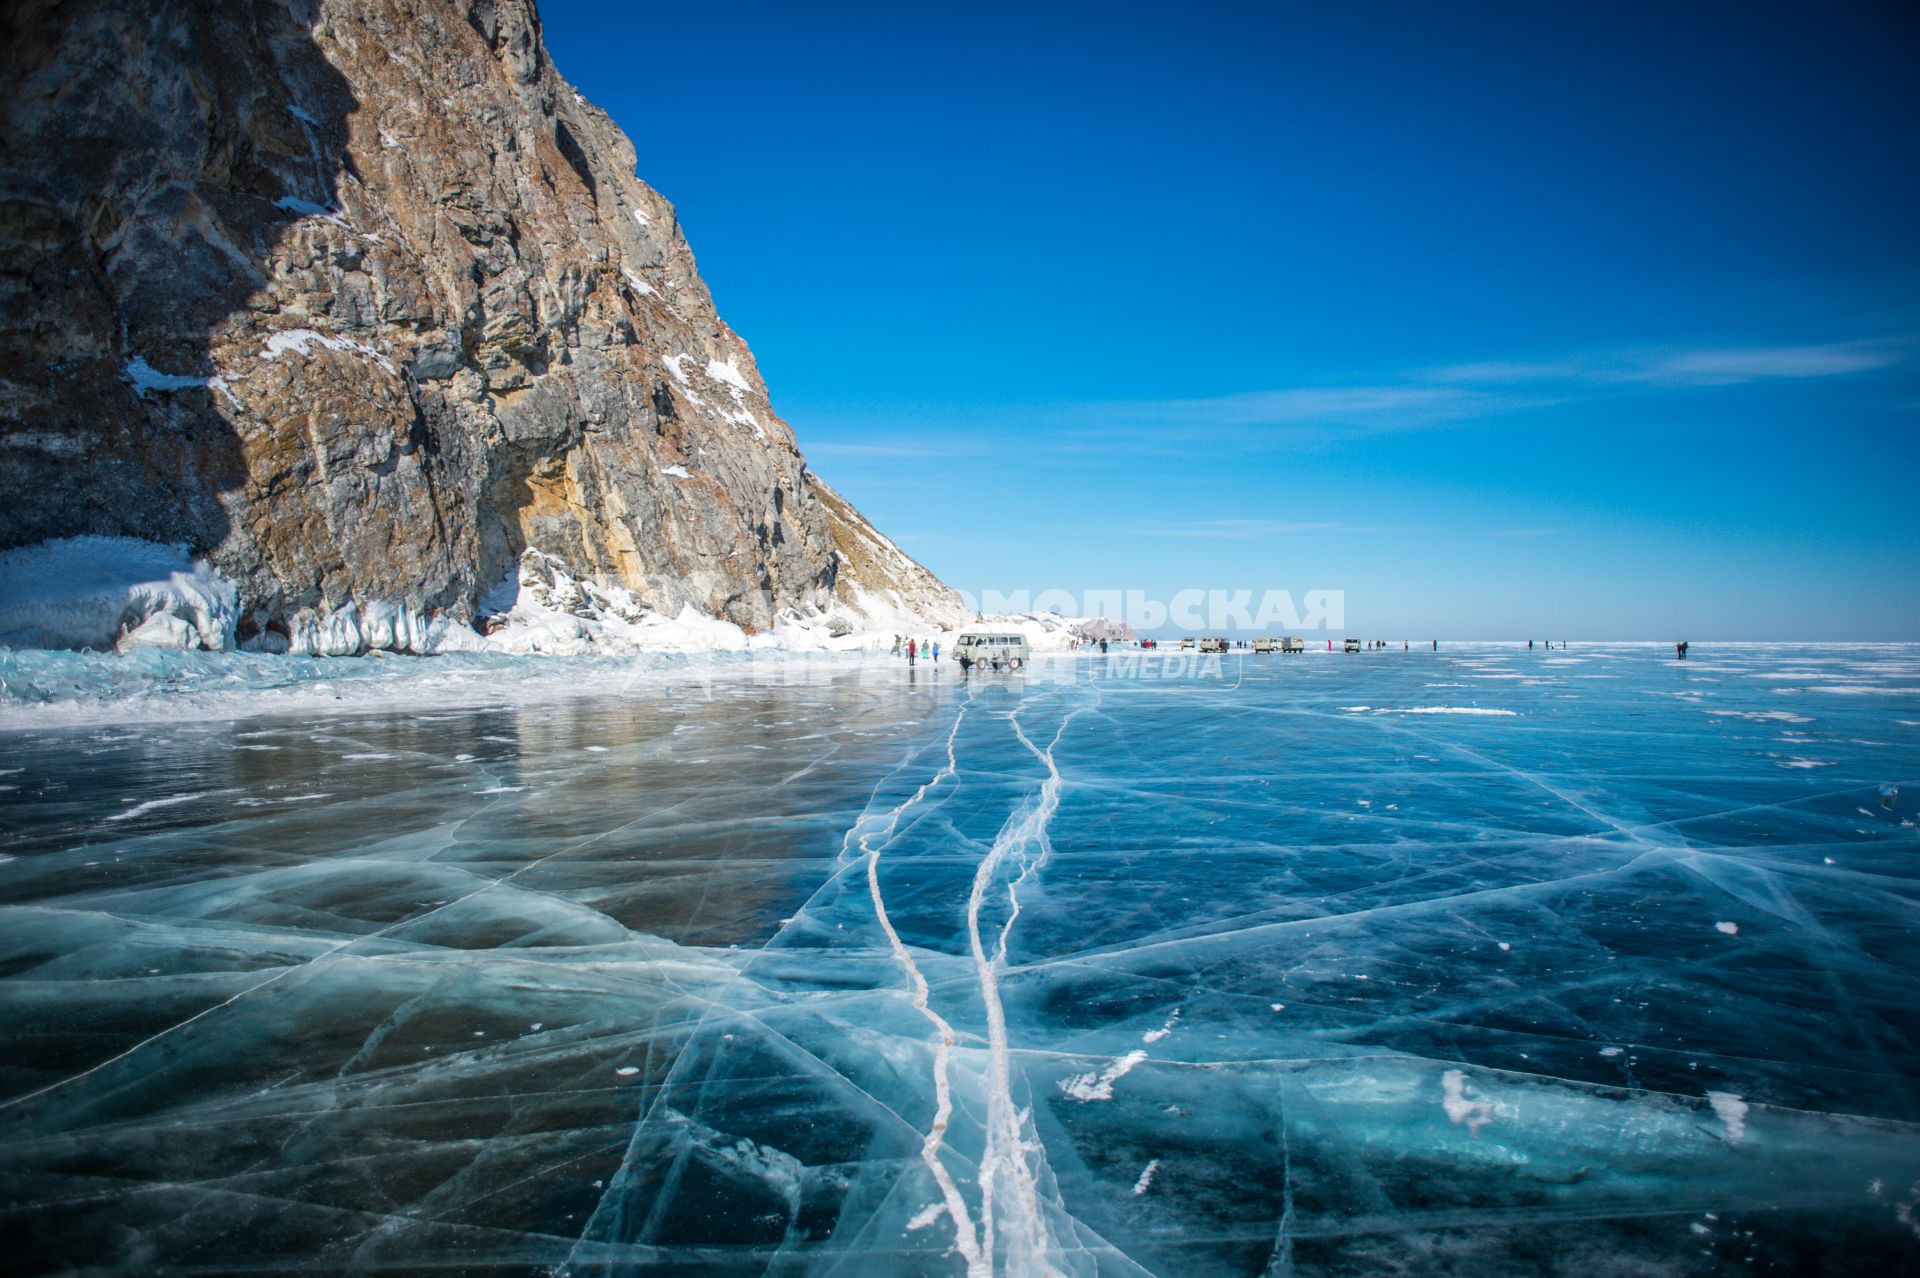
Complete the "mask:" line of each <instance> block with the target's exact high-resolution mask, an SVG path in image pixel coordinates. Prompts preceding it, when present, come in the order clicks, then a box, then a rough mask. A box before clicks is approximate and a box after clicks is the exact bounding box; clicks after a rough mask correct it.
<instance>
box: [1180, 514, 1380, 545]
mask: <svg viewBox="0 0 1920 1278" xmlns="http://www.w3.org/2000/svg"><path fill="white" fill-rule="evenodd" d="M1336 531H1339V532H1352V531H1356V530H1354V529H1349V528H1345V527H1343V526H1342V525H1340V524H1334V523H1312V522H1295V521H1288V520H1283V519H1197V520H1194V521H1192V522H1190V523H1184V524H1174V525H1171V526H1169V527H1165V528H1151V529H1148V530H1147V532H1148V534H1149V535H1151V536H1156V537H1208V538H1220V539H1222V540H1231V541H1251V540H1254V539H1256V538H1260V537H1285V536H1289V535H1292V534H1295V533H1318V532H1336Z"/></svg>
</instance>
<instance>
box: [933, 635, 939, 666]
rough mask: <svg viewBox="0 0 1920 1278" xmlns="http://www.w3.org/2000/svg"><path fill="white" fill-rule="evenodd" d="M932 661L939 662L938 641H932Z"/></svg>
mask: <svg viewBox="0 0 1920 1278" xmlns="http://www.w3.org/2000/svg"><path fill="white" fill-rule="evenodd" d="M933 659H934V660H935V661H938V660H940V641H939V640H938V639H935V640H934V641H933Z"/></svg>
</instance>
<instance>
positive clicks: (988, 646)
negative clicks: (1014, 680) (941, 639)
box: [953, 632, 1033, 670]
mask: <svg viewBox="0 0 1920 1278" xmlns="http://www.w3.org/2000/svg"><path fill="white" fill-rule="evenodd" d="M1032 656H1033V649H1032V648H1031V647H1029V646H1028V644H1027V637H1026V636H1025V635H1022V634H1015V633H1009V632H1000V633H992V634H989V633H985V632H982V633H978V634H964V635H961V636H960V637H959V638H957V639H955V640H954V641H953V659H954V660H955V661H957V662H959V663H960V668H961V669H962V670H971V669H972V668H973V667H974V666H992V667H993V668H994V669H995V670H1003V669H1004V670H1018V669H1020V667H1022V666H1024V665H1026V664H1027V662H1028V660H1029V659H1031V658H1032Z"/></svg>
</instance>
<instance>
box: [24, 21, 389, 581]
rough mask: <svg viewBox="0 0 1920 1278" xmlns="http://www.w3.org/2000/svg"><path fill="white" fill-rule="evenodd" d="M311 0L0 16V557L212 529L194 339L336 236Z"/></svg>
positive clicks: (326, 85) (220, 455)
mask: <svg viewBox="0 0 1920 1278" xmlns="http://www.w3.org/2000/svg"><path fill="white" fill-rule="evenodd" d="M317 9H318V5H317V3H314V2H311V0H292V2H291V3H287V2H283V0H227V2H224V3H203V2H200V0H15V3H12V4H10V5H7V6H4V7H0V75H4V77H5V83H6V86H7V87H6V90H5V92H4V97H0V485H4V489H5V491H6V492H7V494H8V498H9V499H8V501H7V502H5V503H4V504H0V548H4V547H8V546H15V545H21V544H26V543H31V542H36V541H40V540H43V539H46V538H52V537H67V536H75V535H79V534H86V533H98V534H108V535H120V536H130V537H139V538H143V539H146V540H150V541H161V542H184V543H186V544H187V545H188V546H189V547H190V548H191V549H192V550H193V551H195V552H197V553H204V552H207V551H211V550H213V549H214V548H215V547H217V546H219V545H221V544H222V543H223V542H224V541H225V540H226V539H227V537H228V535H229V533H230V532H232V531H233V528H232V519H231V515H230V512H229V506H228V504H227V502H226V501H225V500H223V498H224V497H225V496H226V495H227V494H230V493H235V492H236V491H237V490H240V489H242V488H243V487H244V486H245V485H246V484H247V482H248V466H247V460H246V457H245V453H244V449H243V444H242V438H241V433H240V430H239V428H238V426H237V425H236V418H237V416H238V414H237V412H236V408H237V405H236V403H235V402H234V401H233V400H232V399H231V398H230V396H229V395H228V394H227V393H226V390H225V388H224V387H223V384H222V382H221V379H220V377H219V375H218V373H219V370H218V369H217V368H216V366H215V362H214V359H213V357H212V355H213V348H214V343H215V342H216V341H218V340H220V339H221V338H222V337H223V335H228V334H231V333H232V332H233V330H234V329H235V328H236V324H235V319H236V317H238V316H240V315H242V314H243V313H244V312H247V311H249V310H252V309H270V308H271V303H270V302H264V301H263V300H262V299H264V298H267V297H268V296H269V292H270V283H271V281H270V279H269V274H268V273H269V271H270V269H271V266H270V264H271V263H272V262H273V260H274V258H275V255H276V251H277V250H279V249H280V248H281V246H282V244H283V242H284V240H285V237H286V236H287V235H288V234H289V233H290V231H291V230H292V228H294V227H296V226H297V225H299V224H300V223H301V222H302V221H303V220H304V219H308V218H314V217H329V216H332V217H337V216H338V213H337V210H338V209H339V207H340V205H339V189H338V188H339V180H340V178H341V176H342V175H343V174H344V173H347V172H349V171H350V169H349V168H348V165H349V164H350V161H348V160H347V159H346V158H345V156H346V148H345V138H346V126H345V121H346V119H347V117H348V116H349V115H350V114H351V113H352V112H353V111H354V110H355V109H356V108H357V106H358V103H357V101H356V100H355V98H354V95H353V94H352V92H351V91H350V89H349V87H348V84H347V81H346V79H345V78H344V77H343V76H342V75H341V74H340V73H339V71H337V70H336V69H335V68H334V67H333V66H332V65H331V64H330V63H329V62H328V61H327V59H326V57H325V56H324V55H323V54H322V52H321V50H320V48H319V47H318V45H317V44H316V43H315V40H314V36H313V25H314V20H315V17H316V10H317Z"/></svg>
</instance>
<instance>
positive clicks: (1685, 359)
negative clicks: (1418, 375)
mask: <svg viewBox="0 0 1920 1278" xmlns="http://www.w3.org/2000/svg"><path fill="white" fill-rule="evenodd" d="M1911 354H1912V344H1911V343H1910V342H1906V341H1897V340H1890V341H1867V342H1816V343H1809V344H1802V345H1789V346H1715V347H1699V348H1694V349H1687V350H1674V349H1670V348H1668V349H1645V350H1637V351H1610V352H1589V353H1586V354H1582V355H1576V356H1571V357H1568V358H1566V359H1557V360H1540V361H1525V360H1483V361H1480V362H1477V363H1470V364H1452V365H1448V366H1446V367H1444V368H1436V369H1430V370H1428V372H1427V374H1426V376H1427V377H1428V378H1430V379H1431V380H1432V381H1435V382H1438V383H1440V384H1442V385H1448V386H1512V385H1518V384H1523V383H1539V382H1590V383H1642V384H1647V385H1658V386H1733V385H1739V384H1741V383H1744V382H1755V381H1764V380H1769V379H1783V378H1815V377H1844V376H1848V375H1850V374H1855V373H1870V372H1874V371H1877V370H1879V369H1883V368H1891V367H1893V366H1894V365H1896V364H1900V363H1903V362H1905V361H1906V360H1907V359H1908V358H1909V356H1910V355H1911Z"/></svg>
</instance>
